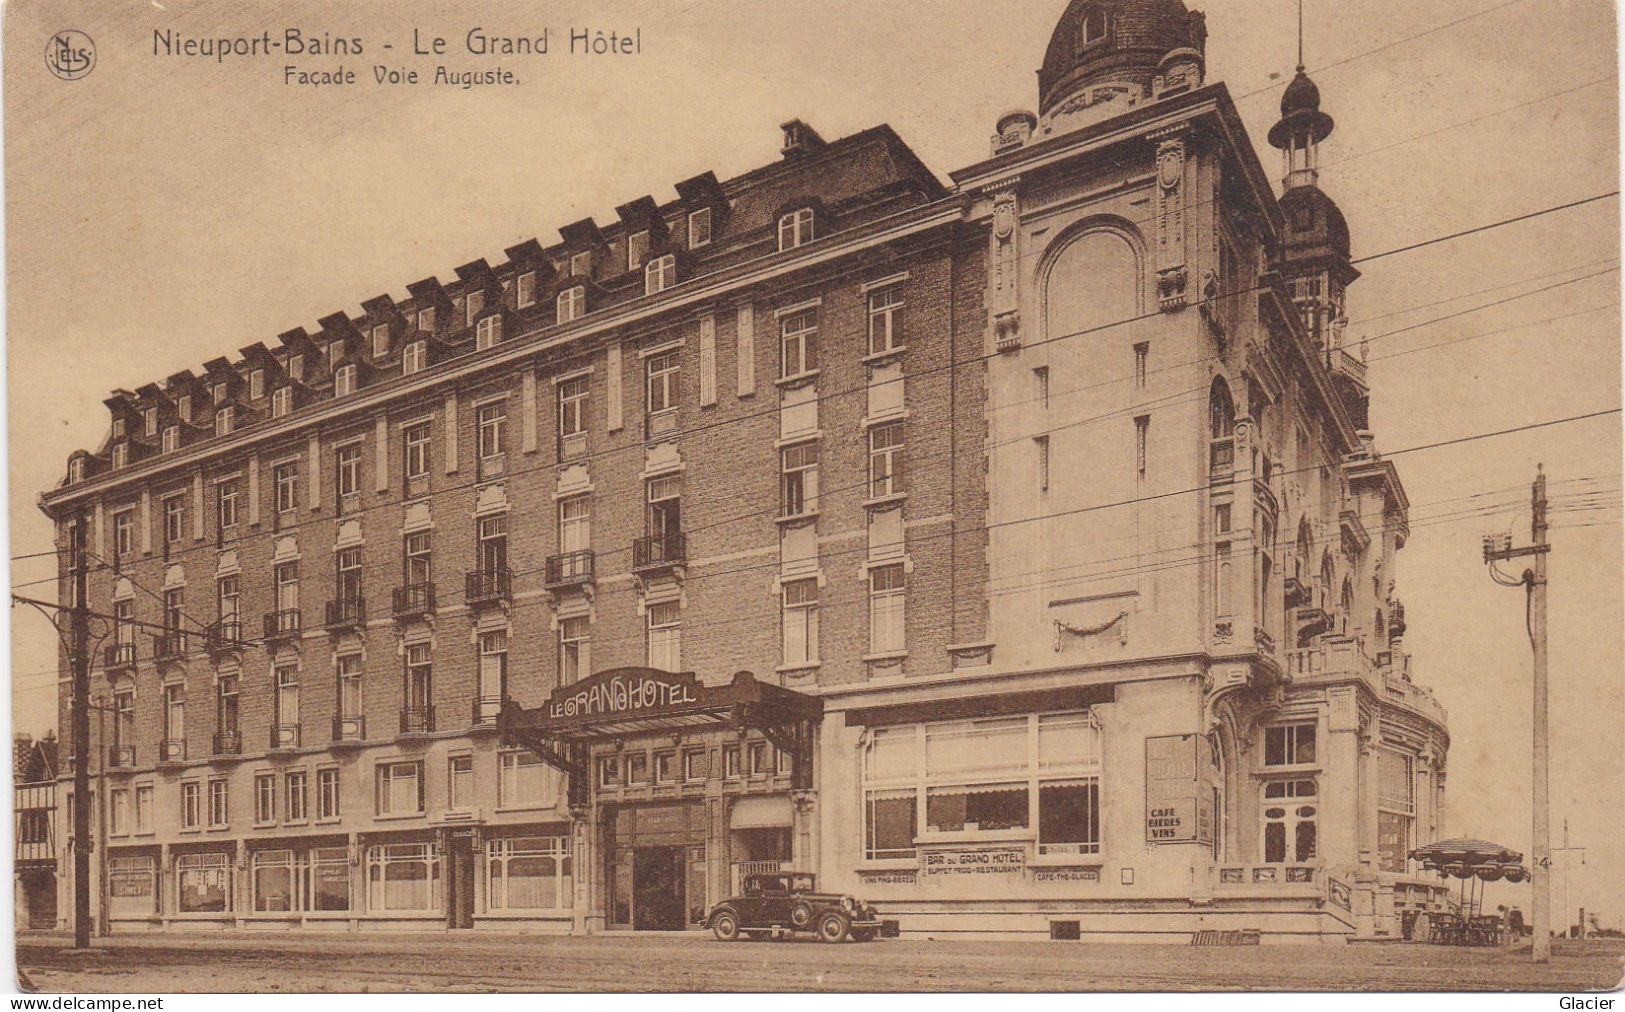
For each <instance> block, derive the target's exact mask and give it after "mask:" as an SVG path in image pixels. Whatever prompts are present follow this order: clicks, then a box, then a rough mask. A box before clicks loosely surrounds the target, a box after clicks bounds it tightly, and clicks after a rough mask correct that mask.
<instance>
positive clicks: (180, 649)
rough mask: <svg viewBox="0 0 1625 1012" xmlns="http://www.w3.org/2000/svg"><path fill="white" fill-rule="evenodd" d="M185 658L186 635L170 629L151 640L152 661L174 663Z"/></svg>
mask: <svg viewBox="0 0 1625 1012" xmlns="http://www.w3.org/2000/svg"><path fill="white" fill-rule="evenodd" d="M185 656H186V634H185V633H183V632H181V631H180V630H178V629H172V630H170V631H169V632H166V633H163V634H161V635H158V636H154V637H153V638H152V659H153V660H155V661H175V660H179V659H181V658H182V657H185Z"/></svg>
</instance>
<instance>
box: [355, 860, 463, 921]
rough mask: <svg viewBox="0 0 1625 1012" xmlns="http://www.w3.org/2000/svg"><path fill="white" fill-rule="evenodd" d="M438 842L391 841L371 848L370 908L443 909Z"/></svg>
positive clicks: (368, 875) (369, 872)
mask: <svg viewBox="0 0 1625 1012" xmlns="http://www.w3.org/2000/svg"><path fill="white" fill-rule="evenodd" d="M441 863H442V862H441V854H440V845H439V844H437V843H389V844H380V845H374V846H371V847H368V848H367V909H368V910H376V911H394V910H402V911H415V912H421V913H443V912H444V911H445V905H446V903H445V899H444V898H443V897H442V895H441V893H442V889H443V887H442V885H441Z"/></svg>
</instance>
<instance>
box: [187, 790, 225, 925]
mask: <svg viewBox="0 0 1625 1012" xmlns="http://www.w3.org/2000/svg"><path fill="white" fill-rule="evenodd" d="M192 786H194V787H195V786H197V785H196V784H193V785H192ZM231 878H232V868H231V855H230V854H228V853H225V852H224V851H213V852H210V853H206V854H177V855H176V856H175V900H176V903H175V906H176V909H178V910H179V911H180V912H181V913H183V914H220V913H225V912H226V911H227V910H230V909H231Z"/></svg>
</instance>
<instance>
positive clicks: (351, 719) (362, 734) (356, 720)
mask: <svg viewBox="0 0 1625 1012" xmlns="http://www.w3.org/2000/svg"><path fill="white" fill-rule="evenodd" d="M366 737H367V718H366V717H364V716H362V715H361V714H354V715H350V716H346V715H343V714H340V715H339V716H337V717H334V718H333V744H334V745H359V744H360V743H361V742H362V741H364V740H366Z"/></svg>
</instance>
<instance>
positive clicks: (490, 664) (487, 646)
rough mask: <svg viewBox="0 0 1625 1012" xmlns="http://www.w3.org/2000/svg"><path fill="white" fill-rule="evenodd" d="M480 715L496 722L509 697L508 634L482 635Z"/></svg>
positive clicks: (480, 641)
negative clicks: (504, 701) (503, 704)
mask: <svg viewBox="0 0 1625 1012" xmlns="http://www.w3.org/2000/svg"><path fill="white" fill-rule="evenodd" d="M479 644H480V668H479V700H478V701H479V715H480V717H481V719H483V720H487V721H495V720H496V717H497V714H498V713H499V712H500V711H501V709H502V700H503V699H505V698H506V697H507V695H508V634H507V633H506V632H504V631H502V630H500V629H499V630H496V631H494V632H485V633H480V640H479Z"/></svg>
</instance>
